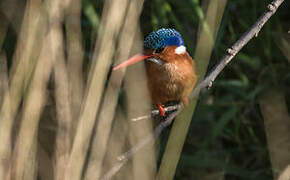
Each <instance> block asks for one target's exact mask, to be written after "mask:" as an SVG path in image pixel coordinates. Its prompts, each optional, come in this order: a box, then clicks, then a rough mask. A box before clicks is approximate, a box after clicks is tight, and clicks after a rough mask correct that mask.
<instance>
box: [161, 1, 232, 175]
mask: <svg viewBox="0 0 290 180" xmlns="http://www.w3.org/2000/svg"><path fill="white" fill-rule="evenodd" d="M226 3H227V1H226V0H223V1H221V2H217V1H211V2H209V5H208V8H207V12H206V17H205V21H206V24H207V25H208V26H207V27H208V29H207V28H205V26H203V28H202V29H201V31H200V35H199V39H198V41H197V48H196V51H197V52H196V55H195V58H194V59H195V60H196V70H197V74H198V76H199V82H200V81H202V79H203V77H204V75H205V73H206V70H207V66H208V63H209V60H210V55H211V52H212V49H213V45H214V42H215V38H216V34H217V33H216V32H217V30H218V29H219V24H220V22H221V19H222V14H223V12H224V8H225V5H226ZM209 33H210V34H209ZM196 103H197V99H195V100H194V101H191V103H190V106H189V107H187V108H185V109H184V110H183V112H182V113H181V114H180V116H178V117H177V118H176V120H175V121H174V122H173V126H172V129H171V132H170V135H169V139H168V142H167V145H166V149H165V152H164V154H163V157H162V161H161V165H160V168H159V172H158V174H157V179H173V177H174V174H175V171H176V167H177V163H178V161H179V159H180V155H181V152H182V148H183V144H184V142H185V138H186V135H187V132H188V128H189V125H190V122H191V119H192V115H193V113H194V110H195V106H196Z"/></svg>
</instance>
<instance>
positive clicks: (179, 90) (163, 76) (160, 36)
mask: <svg viewBox="0 0 290 180" xmlns="http://www.w3.org/2000/svg"><path fill="white" fill-rule="evenodd" d="M142 60H144V61H145V68H146V72H147V80H148V81H147V82H148V88H149V92H150V94H151V98H152V103H153V104H155V105H157V107H158V109H159V111H160V114H161V115H162V116H165V110H164V108H163V107H162V104H164V103H166V102H168V101H183V103H184V105H185V106H188V96H189V95H190V93H191V91H192V90H193V88H194V86H195V84H196V81H197V75H196V73H195V65H194V61H193V59H192V58H191V57H190V55H189V54H188V52H187V51H186V47H185V45H184V41H183V39H182V36H181V34H180V33H179V32H178V31H176V30H175V29H165V28H162V29H159V30H157V31H153V32H151V33H150V34H149V35H148V36H147V37H146V38H145V40H144V52H143V54H137V55H135V56H133V57H131V58H130V59H128V60H126V61H124V62H123V63H121V64H120V65H118V66H115V67H114V68H113V71H115V70H117V69H120V68H123V67H127V66H130V65H133V64H135V63H137V62H139V61H142Z"/></svg>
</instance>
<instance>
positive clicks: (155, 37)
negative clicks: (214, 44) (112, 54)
mask: <svg viewBox="0 0 290 180" xmlns="http://www.w3.org/2000/svg"><path fill="white" fill-rule="evenodd" d="M185 52H186V48H185V46H184V41H183V39H182V37H181V34H180V33H179V32H178V31H176V30H175V29H169V28H168V29H165V28H162V29H159V30H157V31H153V32H151V33H150V34H149V35H148V36H147V37H146V38H145V40H144V54H137V55H135V56H133V57H131V58H130V59H128V60H126V61H124V62H123V63H121V64H120V65H118V66H116V67H114V69H113V70H117V69H120V68H123V67H127V66H130V65H132V64H135V63H137V62H139V61H142V60H145V59H153V60H156V57H158V56H159V55H162V54H163V55H164V54H166V53H170V54H176V55H178V54H183V53H185ZM156 63H160V62H157V61H156Z"/></svg>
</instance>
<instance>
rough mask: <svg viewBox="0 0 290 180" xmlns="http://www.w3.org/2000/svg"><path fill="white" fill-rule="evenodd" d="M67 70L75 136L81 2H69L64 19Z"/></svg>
mask: <svg viewBox="0 0 290 180" xmlns="http://www.w3.org/2000/svg"><path fill="white" fill-rule="evenodd" d="M65 29H66V44H67V68H68V74H69V76H68V77H69V94H70V96H69V99H70V101H71V109H72V111H71V113H72V122H71V123H72V125H71V126H72V128H73V129H72V135H74V134H75V130H76V126H77V122H78V121H77V120H78V117H79V112H80V108H81V102H82V98H83V87H84V83H83V55H84V52H83V47H82V32H81V1H80V0H74V1H71V4H70V6H69V7H68V8H67V14H66V17H65Z"/></svg>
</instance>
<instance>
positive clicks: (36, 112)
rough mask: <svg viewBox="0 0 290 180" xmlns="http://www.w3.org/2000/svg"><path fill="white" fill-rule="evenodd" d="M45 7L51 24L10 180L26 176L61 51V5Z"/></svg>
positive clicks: (37, 68)
mask: <svg viewBox="0 0 290 180" xmlns="http://www.w3.org/2000/svg"><path fill="white" fill-rule="evenodd" d="M49 3H51V4H49V5H48V20H49V22H50V24H49V27H48V28H49V29H48V32H47V35H46V37H45V39H44V44H43V46H42V50H41V53H40V57H39V59H38V62H37V65H36V68H35V72H34V75H33V77H32V80H31V84H30V86H29V89H28V94H27V98H26V99H25V101H24V109H23V115H22V123H21V126H20V130H19V135H18V138H17V140H16V145H15V149H14V152H13V155H14V156H13V165H12V167H11V168H12V171H11V172H12V179H16V180H17V179H23V178H24V177H23V176H24V175H26V173H29V172H27V168H26V163H27V162H29V161H30V159H29V152H30V151H31V150H32V147H33V144H34V143H36V142H35V140H36V138H35V137H37V129H38V122H39V118H40V115H41V112H42V109H43V105H44V102H45V97H46V94H45V90H46V86H47V82H48V80H49V77H50V74H51V71H52V68H53V64H54V62H55V61H56V58H58V50H59V49H60V48H61V47H60V45H61V44H60V42H61V41H62V39H61V37H62V35H61V25H60V23H59V22H58V21H59V20H60V12H61V9H60V7H61V6H60V3H59V1H51V2H49Z"/></svg>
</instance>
